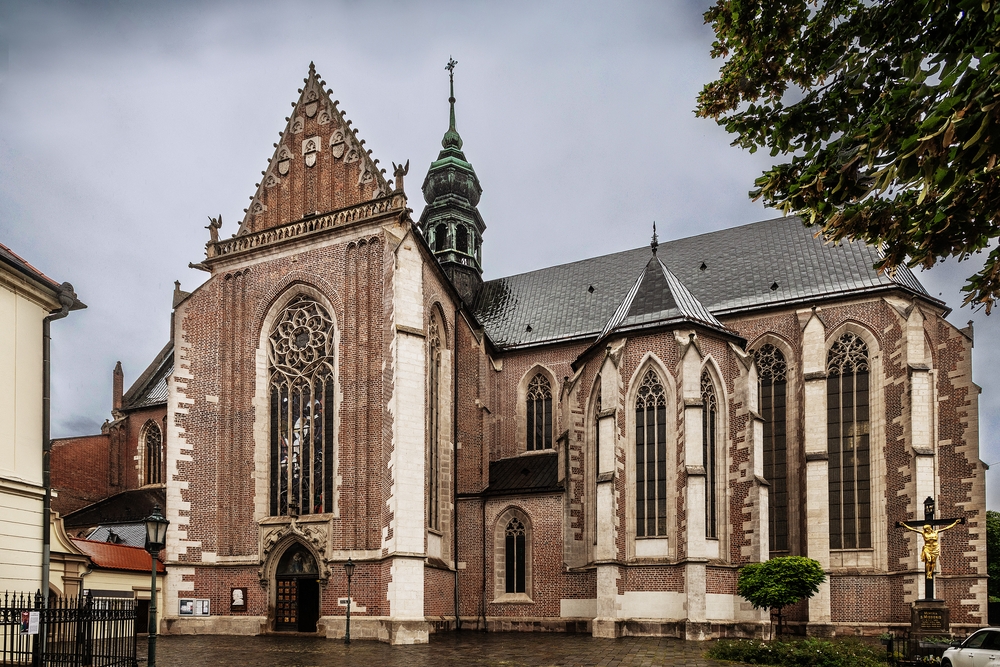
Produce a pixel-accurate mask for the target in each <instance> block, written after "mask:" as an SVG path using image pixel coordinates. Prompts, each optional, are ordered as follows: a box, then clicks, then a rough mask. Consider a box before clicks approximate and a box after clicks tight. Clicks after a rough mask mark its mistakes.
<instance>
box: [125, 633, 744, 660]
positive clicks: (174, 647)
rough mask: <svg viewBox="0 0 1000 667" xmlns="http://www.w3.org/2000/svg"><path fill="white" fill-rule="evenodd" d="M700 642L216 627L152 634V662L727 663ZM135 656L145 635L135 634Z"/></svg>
mask: <svg viewBox="0 0 1000 667" xmlns="http://www.w3.org/2000/svg"><path fill="white" fill-rule="evenodd" d="M708 647H709V644H708V643H706V642H688V641H682V640H679V639H667V638H661V637H626V638H623V639H616V640H608V639H594V638H593V637H589V636H586V635H565V634H525V633H489V634H484V633H481V632H452V633H445V634H437V635H431V640H430V643H429V644H425V645H421V646H389V645H388V644H382V643H380V642H371V641H355V642H353V643H352V644H351V645H350V646H347V645H345V644H344V643H343V642H342V641H337V640H332V639H319V638H316V637H300V636H280V635H269V636H262V637H234V636H218V635H195V636H190V635H188V636H165V637H159V638H157V643H156V649H157V650H156V663H157V665H158V666H159V667H199V666H200V665H213V666H214V665H220V666H221V665H239V666H240V667H271V666H275V667H291V666H293V665H294V666H301V667H327V666H329V667H333V666H334V665H336V666H337V667H394V666H395V665H400V666H402V667H451V666H455V667H458V666H459V665H461V666H463V667H464V666H469V667H595V666H600V667H655V666H659V665H669V666H670V667H723V666H725V665H728V666H729V667H733V666H734V663H729V662H720V661H718V660H709V659H707V658H706V657H705V651H706V650H707V649H708ZM138 654H139V662H140V664H145V658H146V642H145V641H143V640H140V641H139V644H138Z"/></svg>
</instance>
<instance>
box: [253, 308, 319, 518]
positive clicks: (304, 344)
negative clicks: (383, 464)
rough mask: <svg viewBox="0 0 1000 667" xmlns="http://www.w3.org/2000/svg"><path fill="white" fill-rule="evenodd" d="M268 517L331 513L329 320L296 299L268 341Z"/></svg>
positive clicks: (279, 318) (280, 317) (275, 325)
mask: <svg viewBox="0 0 1000 667" xmlns="http://www.w3.org/2000/svg"><path fill="white" fill-rule="evenodd" d="M267 352H268V361H269V364H270V388H269V389H270V391H269V393H270V405H271V443H270V444H271V456H270V458H271V515H272V516H285V515H294V514H296V513H298V514H319V513H321V512H332V511H333V434H334V430H333V429H334V423H333V422H334V414H333V412H334V411H333V404H334V403H333V402H334V373H333V355H334V353H335V350H334V330H333V320H332V319H331V318H330V315H329V314H328V313H327V312H326V310H325V309H324V308H323V306H321V305H320V304H319V303H317V302H316V301H315V300H314V299H312V298H310V297H307V296H299V297H296V298H295V299H294V300H293V301H292V302H291V303H289V304H288V306H286V307H285V310H284V311H283V312H282V313H281V315H280V316H279V317H278V319H277V321H276V322H275V324H274V326H273V327H272V328H271V333H270V336H269V340H268V350H267Z"/></svg>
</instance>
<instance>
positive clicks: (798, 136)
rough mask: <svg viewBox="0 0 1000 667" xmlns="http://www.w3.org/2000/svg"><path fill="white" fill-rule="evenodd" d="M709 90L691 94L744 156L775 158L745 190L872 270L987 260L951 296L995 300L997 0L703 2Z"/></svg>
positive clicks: (986, 303)
mask: <svg viewBox="0 0 1000 667" xmlns="http://www.w3.org/2000/svg"><path fill="white" fill-rule="evenodd" d="M705 20H706V22H707V23H711V24H712V27H713V28H714V30H715V34H716V41H715V42H714V43H713V46H712V57H714V58H721V59H723V60H724V63H723V65H722V67H721V70H720V73H719V78H718V80H716V81H713V82H711V83H709V84H708V85H706V86H705V87H704V89H703V90H702V92H701V94H700V95H699V97H698V108H697V111H696V113H697V114H698V115H699V116H703V117H710V118H714V119H715V120H716V121H717V122H718V123H719V124H720V125H722V126H723V127H725V128H726V130H727V131H728V132H730V133H732V134H734V135H735V137H736V138H735V140H734V141H733V144H734V145H737V146H741V147H743V148H745V149H747V150H749V151H750V152H755V151H757V150H758V149H761V148H765V149H768V150H769V151H770V153H771V155H772V156H778V155H783V156H785V159H787V160H788V161H787V162H784V163H782V164H777V165H775V166H774V167H772V168H771V169H769V170H767V171H766V172H764V174H763V175H762V176H761V177H760V178H758V179H757V180H756V182H755V186H756V187H755V189H754V190H752V191H751V192H750V196H751V197H753V198H754V199H763V201H764V203H765V204H766V205H768V206H771V207H775V208H777V209H780V210H781V211H783V212H784V213H786V214H790V213H795V214H798V215H800V216H801V217H802V219H803V221H804V222H805V223H806V224H807V225H816V226H818V227H819V230H820V232H821V233H822V234H823V235H824V236H825V237H826V238H827V239H829V240H831V241H839V240H842V239H857V240H863V241H865V242H867V243H870V244H873V245H875V246H877V247H879V248H880V250H881V251H882V255H883V259H882V260H881V261H880V262H879V263H878V264H877V265H876V268H878V269H879V270H880V271H891V270H893V269H894V268H895V267H897V266H900V265H907V266H911V267H913V266H923V267H930V266H933V265H934V264H935V263H936V262H937V261H939V260H942V259H944V258H947V257H955V258H958V259H959V261H961V260H965V259H969V258H970V257H971V256H972V255H974V254H978V253H981V252H983V251H988V256H987V258H986V261H985V266H984V267H983V268H982V270H980V271H979V272H977V273H976V274H974V275H973V276H971V277H970V278H969V280H968V282H967V284H966V285H965V287H963V291H965V292H966V297H965V303H966V304H973V305H974V306H982V307H985V308H986V312H987V313H989V312H990V310H991V309H992V307H993V304H994V303H995V302H996V300H997V299H998V298H1000V247H997V244H996V242H995V241H996V239H997V237H998V236H1000V174H998V169H1000V165H998V164H997V163H998V159H997V153H998V151H1000V53H998V51H1000V49H998V46H1000V11H998V9H997V2H996V0H951V1H948V0H874V1H872V0H827V1H822V0H818V1H816V0H813V1H807V0H718V2H717V4H716V5H715V6H714V7H713V8H712V9H710V10H709V11H708V12H706V13H705Z"/></svg>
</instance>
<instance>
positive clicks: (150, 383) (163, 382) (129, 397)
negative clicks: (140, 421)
mask: <svg viewBox="0 0 1000 667" xmlns="http://www.w3.org/2000/svg"><path fill="white" fill-rule="evenodd" d="M173 370H174V344H173V342H172V341H171V342H169V343H167V344H166V345H164V346H163V349H162V350H160V352H159V354H157V355H156V357H155V358H154V359H153V361H152V363H150V364H149V366H147V367H146V370H144V371H143V372H142V374H141V375H140V376H139V377H138V378H136V380H135V382H133V383H132V386H131V387H129V389H128V391H127V392H125V395H124V396H122V409H123V410H135V409H137V408H148V407H150V406H153V405H163V404H164V403H166V402H167V378H168V377H170V374H171V373H172V372H173Z"/></svg>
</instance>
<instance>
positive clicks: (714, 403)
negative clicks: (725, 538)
mask: <svg viewBox="0 0 1000 667" xmlns="http://www.w3.org/2000/svg"><path fill="white" fill-rule="evenodd" d="M701 402H702V406H703V407H702V431H701V433H702V436H701V441H702V460H703V461H704V463H705V536H706V537H709V538H713V539H714V538H717V537H718V536H719V522H718V516H719V514H718V488H717V486H718V485H717V482H718V473H717V465H716V457H717V453H718V452H717V438H718V435H719V433H718V431H719V401H718V399H717V398H716V395H715V385H714V384H712V378H711V377H709V375H708V372H703V373H702V374H701Z"/></svg>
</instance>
